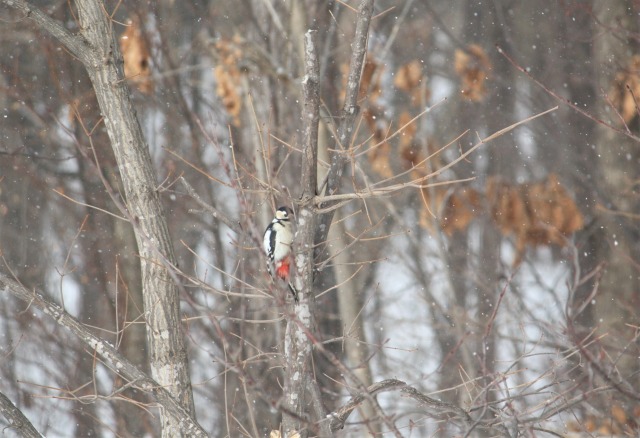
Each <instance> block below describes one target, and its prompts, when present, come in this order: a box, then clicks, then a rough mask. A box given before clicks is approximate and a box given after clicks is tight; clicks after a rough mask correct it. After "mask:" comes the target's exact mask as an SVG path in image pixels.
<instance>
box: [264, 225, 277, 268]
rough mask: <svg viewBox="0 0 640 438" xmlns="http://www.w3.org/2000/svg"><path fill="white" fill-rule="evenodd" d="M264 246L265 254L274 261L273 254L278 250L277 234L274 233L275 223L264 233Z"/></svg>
mask: <svg viewBox="0 0 640 438" xmlns="http://www.w3.org/2000/svg"><path fill="white" fill-rule="evenodd" d="M262 246H263V248H264V252H265V254H266V255H267V258H268V259H269V260H273V252H274V250H275V248H276V233H274V232H273V222H272V223H270V224H269V226H268V227H267V229H266V230H265V231H264V236H263V237H262Z"/></svg>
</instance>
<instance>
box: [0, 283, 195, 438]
mask: <svg viewBox="0 0 640 438" xmlns="http://www.w3.org/2000/svg"><path fill="white" fill-rule="evenodd" d="M0 288H2V291H3V292H5V293H9V294H11V295H13V296H15V297H16V298H19V299H20V300H22V301H24V302H26V303H29V305H31V306H35V307H36V308H37V309H39V310H40V311H42V312H43V313H45V314H46V315H48V316H50V317H51V318H52V319H53V320H54V321H55V322H56V323H57V324H58V325H60V326H62V327H65V328H67V329H68V330H69V331H70V332H71V333H73V334H74V335H76V336H77V337H78V338H79V339H80V340H81V341H82V342H84V343H85V344H86V345H87V347H88V348H89V350H90V351H95V353H96V354H97V355H98V356H99V357H100V358H101V359H102V360H103V361H104V362H105V364H107V365H108V366H109V367H110V368H111V369H112V370H113V371H114V372H115V373H117V374H118V375H119V376H121V377H123V378H124V379H126V380H127V381H128V382H129V384H130V385H132V386H135V387H136V388H138V389H139V390H141V391H144V392H147V393H149V394H151V395H152V396H153V397H154V398H155V399H156V401H157V402H158V403H160V405H162V407H163V408H164V410H166V412H167V413H169V415H170V416H171V417H173V418H174V419H175V420H177V424H179V425H180V428H181V430H182V431H183V432H184V433H185V434H186V435H187V436H198V437H206V436H207V435H206V433H205V431H204V430H203V429H202V427H201V426H200V425H199V424H198V422H197V421H196V420H195V419H194V418H193V417H192V416H191V414H190V413H189V412H188V411H187V410H186V409H185V408H183V407H182V406H181V405H180V403H178V402H177V401H176V399H175V398H174V397H173V396H172V395H171V394H170V393H169V391H167V390H166V389H165V388H164V387H163V386H162V385H160V384H159V383H158V382H157V381H155V380H154V379H152V378H150V377H149V376H147V375H146V374H145V373H143V372H142V371H140V370H139V369H138V368H137V367H136V366H135V365H133V364H132V363H131V362H129V361H128V360H127V359H126V358H124V357H123V356H122V355H121V354H120V353H119V352H118V351H117V350H116V349H115V348H114V347H112V346H111V345H110V344H109V343H108V342H106V341H105V340H104V339H102V338H99V337H98V336H95V335H94V334H93V333H91V332H90V331H89V330H87V328H86V327H85V326H84V325H83V324H81V323H80V322H79V321H78V320H77V319H75V318H74V317H73V316H71V315H69V314H68V313H67V312H65V311H64V310H63V309H62V308H61V307H60V306H59V305H57V304H56V303H54V302H53V301H50V300H49V299H47V298H45V297H44V295H42V293H36V292H35V291H32V290H29V289H27V288H26V287H24V286H22V285H21V284H20V283H18V282H17V281H15V280H12V279H11V278H9V277H8V276H7V275H5V274H2V273H0Z"/></svg>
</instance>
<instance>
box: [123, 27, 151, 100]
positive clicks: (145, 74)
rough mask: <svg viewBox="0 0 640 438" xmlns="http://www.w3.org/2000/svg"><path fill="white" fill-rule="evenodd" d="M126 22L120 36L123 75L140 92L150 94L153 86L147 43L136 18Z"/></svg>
mask: <svg viewBox="0 0 640 438" xmlns="http://www.w3.org/2000/svg"><path fill="white" fill-rule="evenodd" d="M127 24H128V26H127V29H126V30H125V31H124V33H123V34H122V36H121V37H120V50H121V51H122V57H123V58H124V75H125V77H126V78H127V79H128V80H129V81H130V82H131V83H132V84H133V85H135V86H136V88H137V89H138V90H139V91H140V92H141V93H144V94H151V93H153V88H154V86H153V80H152V79H151V63H150V61H151V54H150V52H149V45H148V44H147V40H146V39H145V37H144V35H143V33H142V30H141V29H140V23H139V22H138V20H137V19H134V20H129V21H128V23H127Z"/></svg>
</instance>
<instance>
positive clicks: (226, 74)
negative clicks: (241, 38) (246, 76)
mask: <svg viewBox="0 0 640 438" xmlns="http://www.w3.org/2000/svg"><path fill="white" fill-rule="evenodd" d="M240 47H241V45H240V44H238V42H237V41H228V40H220V41H218V42H216V44H215V48H216V52H217V54H218V55H219V59H218V64H217V65H216V67H215V68H214V69H213V75H214V76H215V78H216V93H217V94H218V97H219V98H220V100H221V101H222V104H223V105H224V108H225V109H226V110H227V113H228V114H229V116H231V120H232V123H233V125H235V126H238V125H239V124H240V110H241V109H242V100H241V98H240V94H239V93H238V90H239V89H240V83H241V80H242V76H241V72H240V68H239V67H238V64H239V61H240V59H242V50H241V49H240Z"/></svg>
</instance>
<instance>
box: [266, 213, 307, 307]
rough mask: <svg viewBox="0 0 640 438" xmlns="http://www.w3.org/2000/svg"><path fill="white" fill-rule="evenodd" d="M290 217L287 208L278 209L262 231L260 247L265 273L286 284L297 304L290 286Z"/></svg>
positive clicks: (291, 239)
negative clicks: (263, 258) (263, 257)
mask: <svg viewBox="0 0 640 438" xmlns="http://www.w3.org/2000/svg"><path fill="white" fill-rule="evenodd" d="M291 215H292V212H291V209H289V207H280V208H278V209H277V210H276V215H275V217H274V218H273V220H272V221H271V223H270V224H269V226H268V227H267V229H266V230H265V231H264V237H263V241H262V245H263V247H264V252H265V254H266V255H267V271H269V274H270V275H271V277H272V278H273V279H274V280H275V279H276V278H279V279H280V280H282V281H284V282H285V283H287V286H288V287H289V290H290V291H291V294H292V295H293V299H294V301H295V302H296V303H297V302H298V292H296V290H295V288H294V287H293V285H292V284H291V245H292V243H293V226H292V225H291ZM274 274H275V275H274Z"/></svg>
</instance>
